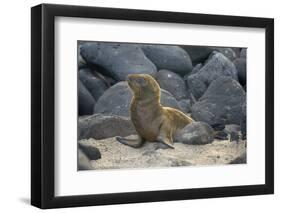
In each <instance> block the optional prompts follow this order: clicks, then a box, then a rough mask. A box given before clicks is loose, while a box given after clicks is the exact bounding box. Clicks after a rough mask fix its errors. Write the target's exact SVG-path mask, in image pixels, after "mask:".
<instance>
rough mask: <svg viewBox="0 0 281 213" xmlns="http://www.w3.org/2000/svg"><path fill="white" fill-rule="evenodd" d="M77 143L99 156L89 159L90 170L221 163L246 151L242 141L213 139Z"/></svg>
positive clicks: (111, 140)
mask: <svg viewBox="0 0 281 213" xmlns="http://www.w3.org/2000/svg"><path fill="white" fill-rule="evenodd" d="M80 143H85V144H89V145H91V146H94V147H96V148H98V149H99V150H100V152H101V159H98V160H92V161H91V165H92V167H93V168H94V169H120V168H148V167H171V166H197V165H223V164H229V163H230V162H231V161H233V160H235V159H237V158H238V157H240V156H242V155H243V154H245V152H246V147H245V141H240V142H239V143H236V142H230V141H228V140H215V141H214V142H213V143H211V144H206V145H186V144H182V143H175V144H174V145H175V149H159V148H158V147H159V144H158V143H155V142H146V143H145V144H144V145H143V146H142V147H141V148H137V149H135V148H132V147H129V146H126V145H123V144H120V143H119V142H118V141H116V140H115V138H108V139H104V140H95V139H88V140H81V141H80Z"/></svg>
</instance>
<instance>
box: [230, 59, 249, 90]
mask: <svg viewBox="0 0 281 213" xmlns="http://www.w3.org/2000/svg"><path fill="white" fill-rule="evenodd" d="M233 64H234V65H235V67H236V70H237V72H238V78H239V82H240V83H241V85H242V86H244V85H246V77H247V73H246V69H247V66H246V59H245V58H237V59H235V60H234V61H233Z"/></svg>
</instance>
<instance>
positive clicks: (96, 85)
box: [79, 69, 108, 101]
mask: <svg viewBox="0 0 281 213" xmlns="http://www.w3.org/2000/svg"><path fill="white" fill-rule="evenodd" d="M79 79H80V81H82V83H83V84H84V86H85V87H86V88H87V89H88V91H89V92H90V93H91V95H92V96H93V97H94V99H95V100H96V101H97V100H98V99H99V97H100V96H101V95H102V94H103V93H104V91H105V90H107V88H108V86H107V84H106V82H105V81H104V80H103V79H100V78H98V77H96V76H95V75H94V74H93V73H92V71H91V70H90V69H81V70H79Z"/></svg>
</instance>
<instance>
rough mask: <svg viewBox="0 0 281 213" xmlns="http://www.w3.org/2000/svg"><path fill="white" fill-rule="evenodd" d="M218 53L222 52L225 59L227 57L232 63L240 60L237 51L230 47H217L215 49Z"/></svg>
mask: <svg viewBox="0 0 281 213" xmlns="http://www.w3.org/2000/svg"><path fill="white" fill-rule="evenodd" d="M215 49H216V50H217V51H219V52H221V53H222V54H223V55H224V56H225V57H227V58H228V59H229V60H230V61H233V60H234V59H236V58H238V57H239V55H237V54H236V51H234V50H233V48H229V47H217V48H215Z"/></svg>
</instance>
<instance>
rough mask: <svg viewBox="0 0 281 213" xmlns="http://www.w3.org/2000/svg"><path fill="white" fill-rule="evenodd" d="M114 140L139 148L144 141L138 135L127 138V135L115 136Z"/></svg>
mask: <svg viewBox="0 0 281 213" xmlns="http://www.w3.org/2000/svg"><path fill="white" fill-rule="evenodd" d="M116 140H117V141H118V142H120V143H122V144H124V145H127V146H131V147H134V148H139V147H141V146H142V144H143V143H144V140H143V138H142V137H140V136H139V135H138V137H137V138H128V137H120V136H117V137H116Z"/></svg>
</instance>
